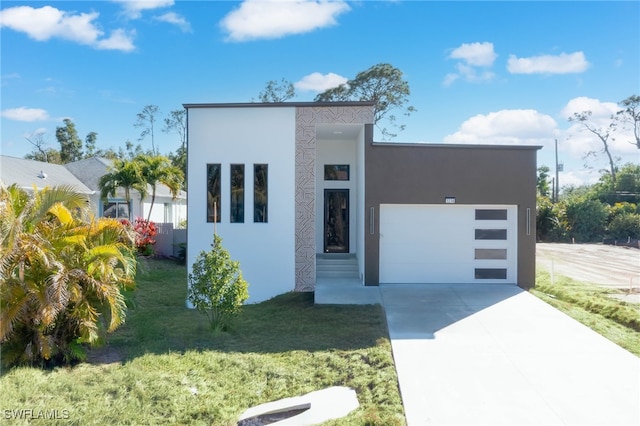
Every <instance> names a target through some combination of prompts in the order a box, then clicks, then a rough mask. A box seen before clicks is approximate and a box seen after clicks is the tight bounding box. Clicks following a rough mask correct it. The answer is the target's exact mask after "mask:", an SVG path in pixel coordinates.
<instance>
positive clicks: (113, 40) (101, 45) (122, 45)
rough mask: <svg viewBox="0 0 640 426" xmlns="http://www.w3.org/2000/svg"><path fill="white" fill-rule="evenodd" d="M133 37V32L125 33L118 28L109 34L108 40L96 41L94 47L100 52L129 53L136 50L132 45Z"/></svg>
mask: <svg viewBox="0 0 640 426" xmlns="http://www.w3.org/2000/svg"><path fill="white" fill-rule="evenodd" d="M134 35H135V31H133V30H131V31H125V30H123V29H121V28H120V29H117V30H115V31H113V32H111V36H110V37H109V38H103V39H102V40H98V41H96V43H95V47H96V49H100V50H122V51H123V52H130V51H132V50H134V49H135V48H136V47H135V46H134V44H133V36H134Z"/></svg>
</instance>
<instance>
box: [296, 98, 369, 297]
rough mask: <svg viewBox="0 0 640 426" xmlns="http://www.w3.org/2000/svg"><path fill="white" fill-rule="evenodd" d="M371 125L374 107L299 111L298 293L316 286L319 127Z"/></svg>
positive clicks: (324, 108)
mask: <svg viewBox="0 0 640 426" xmlns="http://www.w3.org/2000/svg"><path fill="white" fill-rule="evenodd" d="M371 123H373V107H372V106H319V105H318V106H309V107H297V108H296V216H295V217H296V226H295V230H296V286H295V290H296V291H313V290H315V285H316V241H315V238H316V232H315V228H316V220H315V219H316V210H315V209H316V200H315V196H316V125H318V124H371ZM362 166H364V165H362Z"/></svg>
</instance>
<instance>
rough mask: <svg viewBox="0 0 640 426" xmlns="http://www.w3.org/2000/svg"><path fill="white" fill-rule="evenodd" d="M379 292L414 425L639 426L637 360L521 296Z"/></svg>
mask: <svg viewBox="0 0 640 426" xmlns="http://www.w3.org/2000/svg"><path fill="white" fill-rule="evenodd" d="M380 292H381V295H382V302H383V305H384V308H385V311H386V315H387V321H388V324H389V332H390V336H391V344H392V348H393V356H394V360H395V364H396V369H397V372H398V380H399V384H400V392H401V395H402V400H403V405H404V408H405V414H406V417H407V422H408V424H409V425H411V426H414V425H415V426H419V425H431V424H435V425H510V426H515V425H607V426H612V425H639V424H640V358H638V357H636V356H634V355H632V354H631V353H629V352H627V351H626V350H624V349H622V348H620V347H619V346H617V345H615V344H614V343H612V342H610V341H609V340H607V339H605V338H604V337H602V336H600V335H599V334H597V333H595V332H593V331H592V330H591V329H589V328H587V327H585V326H583V325H582V324H580V323H578V322H577V321H575V320H573V319H571V318H570V317H568V316H566V315H565V314H563V313H561V312H560V311H558V310H556V309H554V308H552V307H551V306H549V305H547V304H546V303H544V302H542V301H540V300H539V299H537V298H536V297H534V296H532V295H531V294H529V293H527V292H525V291H522V290H521V289H519V288H518V287H516V286H512V285H478V284H473V285H471V284H458V285H411V284H389V285H384V286H381V287H380Z"/></svg>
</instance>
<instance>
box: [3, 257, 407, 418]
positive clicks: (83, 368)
mask: <svg viewBox="0 0 640 426" xmlns="http://www.w3.org/2000/svg"><path fill="white" fill-rule="evenodd" d="M140 267H141V272H140V273H139V276H138V279H137V289H136V290H135V292H133V293H132V294H131V306H132V308H131V309H130V310H129V311H128V316H127V321H126V324H125V325H124V326H122V327H121V328H120V329H119V330H118V331H116V332H115V333H114V334H113V335H111V336H110V339H109V343H108V345H107V346H106V347H104V348H101V349H99V350H94V351H93V352H92V353H91V355H90V362H88V363H84V364H80V365H78V366H75V367H72V368H56V369H54V370H51V371H42V370H39V369H35V368H25V367H23V368H16V369H13V370H9V371H6V372H4V374H3V376H2V377H0V388H1V389H2V393H1V397H0V417H2V419H3V420H11V422H10V423H11V424H22V423H24V424H27V423H29V422H28V421H27V420H26V419H25V420H23V421H15V418H16V417H20V416H21V415H22V417H24V418H33V417H37V416H46V415H49V416H57V417H58V418H62V419H63V420H64V422H65V423H71V424H78V425H91V424H100V425H103V424H135V425H142V424H149V425H156V424H184V425H187V424H188V425H192V424H202V425H209V424H213V425H235V423H236V420H237V417H238V416H239V415H240V414H241V413H242V412H243V411H244V410H245V409H247V408H249V407H251V406H253V405H257V404H261V403H264V402H268V401H273V400H276V399H280V398H285V397H291V396H297V395H301V394H304V393H307V392H311V391H315V390H319V389H323V388H326V387H330V386H348V387H351V388H353V389H355V390H356V393H357V395H358V400H359V401H360V408H359V409H358V410H356V411H354V412H353V413H351V414H350V415H349V416H348V417H347V418H345V419H341V420H339V421H335V422H329V423H327V424H335V425H338V424H339V425H364V424H369V425H376V424H379V425H403V424H405V419H404V412H403V408H402V403H401V400H400V394H399V391H398V381H397V376H396V371H395V368H394V364H393V357H392V354H391V345H390V342H389V339H388V334H387V328H386V322H385V318H384V313H383V310H382V308H381V307H380V306H315V305H314V304H313V295H312V294H310V293H290V294H285V295H282V296H279V297H276V298H274V299H272V300H270V301H267V302H264V303H260V304H253V305H247V306H245V307H244V310H243V313H242V314H241V316H240V317H238V318H237V320H236V322H235V323H234V325H233V327H232V330H231V331H229V332H218V333H213V332H212V331H211V330H210V329H209V323H208V322H207V320H206V318H205V317H204V316H203V315H200V314H199V313H198V312H197V311H194V310H190V309H187V308H186V307H185V299H186V269H185V267H184V266H176V265H175V264H174V263H172V262H168V261H161V260H143V261H141V265H140ZM20 410H22V411H20ZM25 410H26V411H25ZM28 410H31V411H28ZM36 424H37V423H36Z"/></svg>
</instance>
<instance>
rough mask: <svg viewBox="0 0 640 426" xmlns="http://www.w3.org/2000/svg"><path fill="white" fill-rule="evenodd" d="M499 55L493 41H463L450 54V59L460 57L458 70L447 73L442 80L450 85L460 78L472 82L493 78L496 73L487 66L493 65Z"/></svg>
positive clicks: (457, 65) (444, 83)
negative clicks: (495, 50)
mask: <svg viewBox="0 0 640 426" xmlns="http://www.w3.org/2000/svg"><path fill="white" fill-rule="evenodd" d="M497 57H498V55H497V54H496V53H495V52H494V50H493V43H489V42H486V41H485V42H483V43H463V44H462V45H460V46H459V47H457V48H455V49H453V50H452V51H451V53H450V54H449V58H450V59H458V60H459V62H457V63H456V71H457V72H455V73H449V74H447V75H446V76H445V78H444V80H443V81H442V84H443V86H445V87H449V86H451V85H452V84H453V83H454V82H455V81H457V80H459V79H464V80H465V81H468V82H470V83H479V82H483V81H490V80H492V79H493V78H494V77H495V74H494V73H493V72H492V71H489V70H488V69H486V68H489V67H491V66H492V65H493V62H494V61H495V60H496V58H497Z"/></svg>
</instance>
